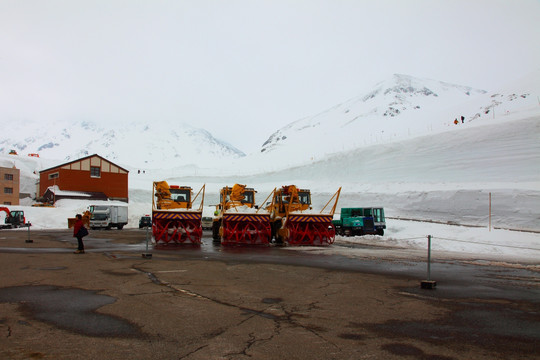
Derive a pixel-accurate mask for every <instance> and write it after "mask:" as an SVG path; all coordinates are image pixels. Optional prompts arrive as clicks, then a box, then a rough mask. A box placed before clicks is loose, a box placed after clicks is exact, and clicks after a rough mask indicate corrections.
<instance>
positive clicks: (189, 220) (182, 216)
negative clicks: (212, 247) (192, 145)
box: [152, 181, 205, 245]
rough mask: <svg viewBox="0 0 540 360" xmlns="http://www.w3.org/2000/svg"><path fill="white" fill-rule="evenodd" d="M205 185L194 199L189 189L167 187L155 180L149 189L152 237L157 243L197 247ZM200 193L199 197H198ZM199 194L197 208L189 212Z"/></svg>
mask: <svg viewBox="0 0 540 360" xmlns="http://www.w3.org/2000/svg"><path fill="white" fill-rule="evenodd" d="M204 191H205V185H203V186H202V187H201V189H200V190H199V192H198V193H197V195H196V196H195V198H193V196H192V195H193V192H192V189H191V187H189V186H178V185H169V184H168V183H167V182H166V181H156V182H154V184H153V190H152V235H153V238H154V241H155V243H156V244H157V245H159V244H168V243H176V244H196V245H198V244H200V243H201V238H202V226H201V219H202V210H203V206H204ZM201 192H202V195H201ZM199 195H201V200H200V205H199V208H198V209H196V210H194V209H192V206H193V203H194V202H195V201H196V200H197V198H198V197H199Z"/></svg>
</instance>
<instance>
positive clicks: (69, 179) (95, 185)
mask: <svg viewBox="0 0 540 360" xmlns="http://www.w3.org/2000/svg"><path fill="white" fill-rule="evenodd" d="M128 174H129V171H128V170H126V169H124V168H121V167H120V166H118V165H116V164H113V163H112V162H110V161H108V160H107V159H104V158H103V157H101V156H99V155H97V154H94V155H90V156H87V157H84V158H81V159H78V160H74V161H71V162H68V163H65V164H62V165H58V166H55V167H53V168H49V169H45V170H42V171H40V172H39V194H40V196H43V195H44V194H45V192H46V191H47V189H48V188H49V187H50V186H57V187H58V188H59V189H60V190H64V191H81V192H102V193H104V194H105V195H106V196H107V198H109V199H110V200H120V201H125V202H128V199H129V197H128Z"/></svg>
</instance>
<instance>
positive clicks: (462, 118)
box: [461, 115, 465, 124]
mask: <svg viewBox="0 0 540 360" xmlns="http://www.w3.org/2000/svg"><path fill="white" fill-rule="evenodd" d="M464 122H465V116H463V115H461V123H462V124H463V123H464Z"/></svg>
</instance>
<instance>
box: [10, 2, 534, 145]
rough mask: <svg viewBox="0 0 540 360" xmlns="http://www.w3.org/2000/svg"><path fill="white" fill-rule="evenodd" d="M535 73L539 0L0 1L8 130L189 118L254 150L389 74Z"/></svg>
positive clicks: (470, 76) (464, 79) (495, 76)
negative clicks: (22, 124) (21, 124)
mask: <svg viewBox="0 0 540 360" xmlns="http://www.w3.org/2000/svg"><path fill="white" fill-rule="evenodd" d="M539 66H540V1H538V0H512V1H509V0H464V1H461V0H446V1H443V0H425V1H421V0H393V1H392V0H376V1H375V0H373V1H368V0H322V1H318V0H285V1H280V0H265V1H263V0H213V1H212V0H192V1H183V0H169V1H165V0H161V1H160V0H146V1H143V0H139V1H136V0H122V1H121V0H103V1H100V0H91V1H90V0H88V1H83V0H64V1H60V0H32V1H31V0H0V121H1V122H2V123H3V124H5V123H7V122H9V121H13V120H16V121H28V120H30V121H32V120H40V121H43V122H46V123H49V124H53V123H54V121H56V120H73V121H76V120H92V121H99V122H101V123H103V124H110V123H111V122H116V121H130V122H148V123H155V122H162V121H167V122H168V124H169V126H170V127H174V126H175V124H180V123H182V122H185V123H188V124H190V125H193V126H195V127H201V128H204V129H206V130H208V131H210V132H211V133H212V134H213V135H214V136H215V137H217V138H220V139H223V140H226V141H228V142H230V143H232V144H233V145H235V146H236V147H238V148H240V149H241V150H243V151H244V152H247V153H249V152H252V151H258V150H259V148H260V146H261V145H262V143H263V142H264V141H265V140H266V139H267V138H268V136H270V135H271V133H273V132H274V131H275V130H277V129H279V128H281V127H282V126H285V125H286V124H288V123H290V122H293V121H295V120H298V119H300V118H303V117H306V116H310V115H314V114H316V113H318V112H320V111H322V110H325V109H327V108H329V107H332V106H334V105H337V104H339V103H341V102H343V101H346V100H348V99H350V98H352V97H355V96H358V95H363V94H364V93H365V92H366V91H367V90H368V89H370V88H371V87H373V85H375V84H376V83H377V82H379V81H382V80H385V79H388V78H389V77H390V76H391V75H392V74H394V73H402V74H407V75H412V76H416V77H421V78H431V79H436V80H441V81H446V82H451V83H456V84H460V85H469V86H473V87H477V88H482V89H486V90H492V89H496V88H497V87H499V86H501V85H504V84H505V83H506V82H508V81H511V80H513V79H516V78H518V77H521V76H523V75H525V74H527V73H529V72H531V71H535V70H536V69H538V68H539ZM156 140H158V139H156Z"/></svg>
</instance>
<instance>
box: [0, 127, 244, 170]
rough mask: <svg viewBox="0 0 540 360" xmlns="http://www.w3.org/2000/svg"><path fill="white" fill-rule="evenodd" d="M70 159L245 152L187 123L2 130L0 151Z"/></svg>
mask: <svg viewBox="0 0 540 360" xmlns="http://www.w3.org/2000/svg"><path fill="white" fill-rule="evenodd" d="M11 149H13V150H16V151H17V152H18V153H21V154H24V155H26V154H27V153H37V154H39V155H40V156H41V157H44V158H50V159H58V160H60V161H70V160H74V159H77V158H80V157H84V156H87V155H90V154H95V153H97V154H99V155H101V156H103V157H105V158H107V159H109V160H111V161H113V162H116V163H118V164H119V165H122V166H132V167H139V168H171V167H179V166H186V165H190V164H201V163H202V164H205V163H216V162H219V161H223V160H224V159H234V158H239V157H243V156H245V154H244V153H243V152H242V151H240V150H238V149H237V148H235V147H234V146H232V145H230V144H227V143H225V142H223V141H220V140H218V139H216V138H214V137H213V136H212V134H210V133H209V132H208V131H206V130H203V129H198V128H194V127H191V126H189V125H187V124H167V125H165V124H159V123H148V124H121V123H120V124H110V126H106V127H105V126H103V125H98V124H97V123H95V122H90V121H79V122H73V123H61V122H58V123H55V124H54V125H51V124H41V123H39V122H37V121H35V122H27V123H19V124H16V123H13V124H11V125H10V126H9V127H6V128H4V132H3V133H2V134H1V135H0V152H2V153H7V152H8V151H10V150H11Z"/></svg>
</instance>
